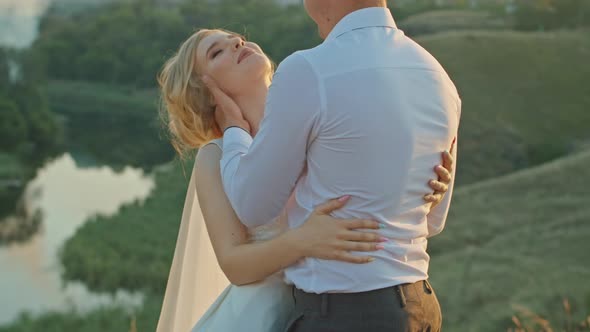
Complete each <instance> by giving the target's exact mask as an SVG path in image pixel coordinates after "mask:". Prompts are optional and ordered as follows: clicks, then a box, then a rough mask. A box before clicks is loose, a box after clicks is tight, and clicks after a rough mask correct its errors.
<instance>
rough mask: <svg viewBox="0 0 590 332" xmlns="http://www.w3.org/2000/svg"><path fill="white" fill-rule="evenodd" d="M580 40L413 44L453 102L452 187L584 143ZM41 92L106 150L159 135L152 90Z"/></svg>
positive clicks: (62, 86) (589, 88) (504, 34)
mask: <svg viewBox="0 0 590 332" xmlns="http://www.w3.org/2000/svg"><path fill="white" fill-rule="evenodd" d="M460 14H461V15H466V16H468V17H472V16H473V17H480V16H481V15H486V14H482V13H479V12H470V13H462V12H461V13H460ZM422 15H424V18H423V19H424V20H428V19H430V18H431V16H433V17H439V16H443V17H445V15H459V13H457V12H456V11H451V12H448V11H445V12H434V13H425V14H421V15H418V16H420V17H421V16H422ZM420 17H418V18H413V19H415V20H417V19H420ZM465 20H467V21H469V20H468V19H465ZM588 33H589V32H588V31H574V32H572V31H568V32H565V31H563V32H552V33H519V32H512V31H462V32H446V33H439V34H436V35H430V36H422V37H419V38H417V41H418V42H419V43H420V44H422V45H423V46H424V47H425V48H426V49H428V50H429V51H430V52H431V53H432V54H433V55H435V57H436V58H437V59H439V61H440V62H441V63H442V64H443V66H444V67H445V68H446V69H447V71H448V72H449V73H450V75H451V77H452V78H453V80H454V81H455V83H456V85H457V87H458V89H459V91H460V93H461V96H462V98H463V113H462V120H461V121H462V122H461V130H460V136H461V137H460V144H459V145H460V146H459V154H460V161H459V164H458V165H459V168H458V172H459V173H458V175H457V181H458V183H459V184H469V183H474V182H477V181H480V180H483V179H489V178H493V177H495V176H499V175H504V174H507V173H510V172H512V171H515V170H519V169H524V168H526V167H530V166H534V165H537V164H540V163H543V162H546V161H549V160H552V159H556V158H559V157H562V156H564V155H566V154H568V153H571V152H573V151H575V150H576V149H577V148H578V146H580V145H583V144H585V143H586V142H590V131H589V130H588V125H587V124H588V123H590V112H587V109H589V108H590V84H587V77H590V66H584V65H583V64H585V63H586V62H587V59H588V58H590V38H588V37H587V36H588ZM47 92H48V96H49V101H50V104H51V107H52V109H54V110H55V111H56V112H58V113H62V114H65V115H66V116H68V117H69V118H71V119H74V120H72V121H78V122H79V121H80V119H82V120H83V119H94V120H92V122H94V123H96V124H97V125H96V126H99V127H100V128H101V129H99V131H100V132H103V134H96V135H98V136H101V137H104V136H105V133H104V129H102V127H105V126H106V127H109V128H111V127H112V128H115V130H109V133H108V135H106V138H105V139H102V140H101V141H108V145H109V146H118V144H117V143H116V142H121V143H124V142H125V141H128V140H126V139H125V137H126V135H127V136H129V135H131V136H137V135H140V136H142V137H143V138H142V140H147V139H149V138H147V137H148V136H151V137H157V136H158V135H159V134H160V133H159V131H158V128H159V123H158V122H157V121H156V109H157V108H156V105H157V91H156V90H155V89H152V90H150V89H148V90H136V89H134V88H132V87H125V86H110V85H103V84H95V83H88V82H71V81H51V82H50V84H49V85H48V87H47ZM101 124H102V125H101ZM96 126H95V125H93V126H89V127H88V128H86V126H83V125H78V127H81V128H83V130H82V131H83V132H91V131H92V130H93V129H92V128H93V127H96ZM121 128H122V129H121ZM73 136H80V135H78V134H77V133H74V135H73ZM94 145H97V144H95V142H90V143H87V144H85V146H91V150H94V151H96V154H100V151H101V150H105V149H104V148H103V147H102V145H100V144H98V145H97V147H94ZM122 145H124V144H122ZM164 145H165V144H163V143H162V142H161V141H160V142H157V141H154V142H151V143H149V144H144V145H143V147H142V149H144V150H145V149H146V147H150V148H151V147H154V148H152V149H157V151H149V153H147V154H143V155H142V154H141V153H134V152H133V150H134V149H135V150H138V149H137V147H136V144H132V145H130V146H125V148H124V149H115V150H116V151H115V150H114V151H113V152H112V153H111V154H116V153H118V154H117V155H114V156H107V157H104V158H98V159H105V160H113V161H119V160H123V161H125V162H127V163H129V162H130V159H132V158H138V159H141V160H148V159H150V158H151V159H153V160H162V158H169V157H170V155H171V154H170V153H169V149H166V147H165V146H164ZM119 150H120V151H119ZM118 151H119V152H118ZM126 156H131V158H126ZM150 156H158V157H157V158H152V157H150ZM151 159H150V160H149V161H150V163H153V160H151Z"/></svg>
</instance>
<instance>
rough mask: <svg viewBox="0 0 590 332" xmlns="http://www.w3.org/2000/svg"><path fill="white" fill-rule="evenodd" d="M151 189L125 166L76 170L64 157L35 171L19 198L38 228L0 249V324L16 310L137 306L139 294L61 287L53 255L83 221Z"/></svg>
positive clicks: (141, 176)
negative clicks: (36, 213)
mask: <svg viewBox="0 0 590 332" xmlns="http://www.w3.org/2000/svg"><path fill="white" fill-rule="evenodd" d="M153 188H154V181H153V179H152V178H151V177H150V176H147V175H145V174H144V173H143V171H141V170H138V169H133V168H129V167H127V168H125V169H124V170H123V171H122V172H120V173H118V174H117V173H115V172H114V171H113V170H112V169H110V168H109V167H87V168H80V167H78V166H77V165H76V163H75V161H74V159H73V158H72V157H71V156H70V155H69V154H64V155H63V156H61V157H60V158H58V159H56V160H54V161H52V162H50V163H48V164H47V165H45V166H44V167H43V168H42V169H40V171H39V173H38V175H37V177H36V178H35V179H34V180H33V181H31V182H30V183H29V184H28V185H27V189H26V192H25V198H24V200H25V206H26V209H28V210H29V211H31V212H32V211H35V210H39V211H40V212H41V216H42V217H41V218H42V219H41V230H40V231H39V232H38V233H37V234H36V235H34V236H33V237H32V238H31V239H29V240H28V241H27V242H26V243H19V244H13V245H10V246H8V247H0V267H1V273H0V294H2V295H1V296H0V325H2V324H5V323H9V322H10V321H12V320H14V319H15V318H16V317H17V316H18V314H19V313H20V312H21V311H28V312H31V313H33V314H38V313H42V312H46V311H61V310H67V309H69V308H72V307H75V308H77V309H78V310H80V311H84V310H87V309H91V308H95V307H97V306H99V305H101V304H110V303H120V304H122V305H123V306H125V307H128V308H132V307H136V306H139V305H141V303H142V295H141V294H140V293H129V292H125V291H120V292H118V293H117V294H116V296H115V297H111V296H108V295H105V294H94V293H91V292H89V291H88V290H87V289H86V287H85V286H84V285H83V284H80V283H70V282H68V283H64V282H63V281H62V280H61V278H60V273H61V268H62V267H61V264H60V262H59V260H58V256H57V253H58V250H59V249H60V247H61V246H62V245H63V243H64V241H65V240H67V239H68V238H70V237H71V236H72V235H73V234H74V233H75V231H76V229H77V228H78V227H80V226H81V225H82V224H83V223H84V222H85V221H86V220H88V218H90V217H92V216H93V215H96V214H101V215H106V216H110V215H113V214H114V213H116V212H117V210H118V209H119V207H121V205H123V204H125V203H130V202H133V201H135V200H139V201H140V202H141V201H142V200H143V199H145V198H146V197H147V196H148V195H149V193H150V192H151V191H152V189H153Z"/></svg>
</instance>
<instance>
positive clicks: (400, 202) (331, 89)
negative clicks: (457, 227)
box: [221, 8, 461, 293]
mask: <svg viewBox="0 0 590 332" xmlns="http://www.w3.org/2000/svg"><path fill="white" fill-rule="evenodd" d="M460 109H461V101H460V98H459V96H458V94H457V90H456V89H455V86H454V85H453V83H452V82H451V80H450V78H449V77H448V75H447V74H446V73H445V71H444V69H443V68H442V67H441V66H440V65H439V63H438V62H437V61H436V60H435V59H434V58H433V57H432V56H431V55H430V54H429V53H428V52H427V51H425V50H424V49H423V48H422V47H420V46H419V45H418V44H416V43H415V42H414V41H412V40H411V39H409V38H408V37H406V36H405V35H404V33H403V31H401V30H399V29H397V28H396V25H395V22H394V20H393V18H392V16H391V13H390V11H389V9H386V8H367V9H362V10H359V11H356V12H353V13H351V14H349V15H348V16H346V17H344V18H343V19H342V20H341V21H340V22H339V23H338V24H337V25H336V27H335V28H334V29H333V31H332V32H331V33H330V34H329V36H328V37H327V38H326V40H325V41H324V43H322V44H321V45H319V46H317V47H315V48H313V49H310V50H305V51H299V52H296V53H294V54H293V55H291V56H289V57H288V58H286V59H285V60H284V61H283V62H282V63H281V64H280V66H279V67H278V69H277V72H276V74H275V76H274V79H273V83H272V85H271V87H270V91H269V95H268V100H267V104H266V111H265V117H264V119H263V121H262V123H261V127H260V130H259V132H258V134H257V135H256V137H255V138H254V139H252V137H250V135H249V134H248V133H247V132H245V131H244V130H241V129H239V128H230V129H228V130H226V132H225V135H224V139H223V157H222V160H221V172H222V178H223V184H224V188H225V191H226V193H227V195H228V197H229V200H230V201H231V204H232V206H233V207H234V209H235V211H236V213H237V215H238V217H239V218H240V220H241V221H242V222H243V223H244V224H245V225H246V226H249V227H253V226H257V225H261V224H264V223H267V222H270V221H271V220H273V219H274V218H275V217H276V216H278V215H279V213H280V212H281V210H282V209H283V208H284V207H285V206H287V211H288V215H289V225H290V227H292V228H294V227H299V226H301V225H302V223H303V222H304V221H305V220H306V219H307V217H308V216H309V215H310V213H311V212H312V211H313V209H314V207H316V206H317V205H319V204H321V203H324V202H326V201H328V200H330V199H333V198H337V197H340V196H343V195H351V196H352V197H351V199H350V200H349V202H348V203H347V205H346V206H345V207H344V208H343V209H341V210H338V211H336V212H334V213H333V215H334V216H335V217H339V218H366V219H373V220H377V221H379V222H381V223H382V224H384V225H385V229H383V230H380V231H379V232H380V233H382V234H383V235H384V236H386V237H387V238H389V239H390V241H388V242H386V243H384V245H385V249H384V250H380V251H377V252H374V253H372V254H371V256H373V257H374V258H375V261H374V262H371V263H368V264H363V265H355V264H350V263H344V262H337V261H327V260H321V259H315V258H306V259H303V260H301V261H300V262H299V263H297V264H295V265H293V266H291V267H289V268H288V269H287V270H286V271H285V273H286V278H287V281H288V282H291V283H294V284H295V285H296V286H297V287H298V288H300V289H303V290H304V291H307V292H314V293H326V292H341V293H347V292H362V291H368V290H374V289H380V288H385V287H389V286H393V285H397V284H402V283H409V282H415V281H419V280H424V279H426V278H428V262H429V256H428V254H427V253H426V243H427V240H426V238H427V237H430V236H433V235H435V234H438V233H439V232H440V231H441V230H442V229H443V227H444V224H445V219H446V216H447V212H448V209H449V204H450V200H451V196H452V188H453V186H452V184H451V187H450V189H449V191H448V192H447V194H446V196H445V199H444V200H443V202H442V203H441V204H440V205H438V206H437V207H436V208H434V209H433V210H432V211H430V212H429V210H430V203H426V202H425V201H424V200H423V196H424V195H425V194H428V193H431V192H432V189H430V188H429V186H428V181H429V179H432V178H435V177H436V174H435V173H434V171H433V169H434V167H435V166H436V165H437V164H440V163H441V152H442V151H444V150H448V149H449V148H450V147H451V143H452V141H453V139H454V138H455V137H456V135H457V130H458V126H459V117H460V112H461V111H460ZM455 150H456V149H455ZM454 157H455V158H456V156H454ZM305 169H306V171H305V172H304V170H305ZM454 177H455V176H454V174H453V179H454ZM293 191H294V194H293V196H292V197H293V198H292V199H289V198H290V197H291V193H292V192H293ZM360 254H363V255H366V253H360Z"/></svg>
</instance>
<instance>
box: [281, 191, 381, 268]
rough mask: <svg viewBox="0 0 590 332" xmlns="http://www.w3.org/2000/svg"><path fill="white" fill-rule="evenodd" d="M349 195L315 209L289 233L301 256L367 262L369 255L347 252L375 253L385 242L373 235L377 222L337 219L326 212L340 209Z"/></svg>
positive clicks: (377, 226)
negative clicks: (299, 225)
mask: <svg viewBox="0 0 590 332" xmlns="http://www.w3.org/2000/svg"><path fill="white" fill-rule="evenodd" d="M349 198H350V196H344V197H342V198H340V199H333V200H331V201H328V202H327V203H325V204H322V205H320V206H319V207H317V208H316V209H315V210H314V211H313V213H312V214H311V216H310V217H309V218H308V219H307V221H306V222H305V224H303V226H301V227H300V228H297V229H294V230H292V232H293V240H294V241H295V242H294V243H295V244H296V245H295V246H296V248H298V250H300V251H301V255H302V256H304V257H315V258H320V259H329V260H338V261H343V262H349V263H356V264H362V263H369V262H372V261H373V260H374V259H373V258H372V257H369V256H358V255H352V254H351V253H350V251H377V250H380V249H383V247H382V246H381V245H380V243H381V242H385V241H386V239H385V238H383V237H382V236H380V235H379V234H378V233H376V232H367V231H360V230H361V229H365V230H370V229H373V230H376V229H380V226H379V223H378V222H376V221H372V220H363V219H337V218H333V217H331V216H330V213H331V212H333V211H335V210H338V209H340V208H342V207H343V206H344V205H345V204H346V202H347V201H348V199H349Z"/></svg>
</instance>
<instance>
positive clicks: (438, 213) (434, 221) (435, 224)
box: [426, 99, 461, 237]
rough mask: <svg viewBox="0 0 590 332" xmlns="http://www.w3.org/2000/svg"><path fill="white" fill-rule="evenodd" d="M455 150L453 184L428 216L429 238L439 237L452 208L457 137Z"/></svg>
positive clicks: (459, 108) (458, 112) (459, 101)
mask: <svg viewBox="0 0 590 332" xmlns="http://www.w3.org/2000/svg"><path fill="white" fill-rule="evenodd" d="M460 116H461V99H459V100H458V111H457V117H458V118H460ZM455 137H456V138H457V139H456V140H455V148H454V149H453V153H452V154H451V155H452V157H453V160H454V166H455V167H453V172H452V173H451V183H449V190H448V191H447V193H446V194H445V197H444V198H443V200H442V202H440V204H438V205H437V206H435V207H434V208H433V209H432V210H430V212H429V213H428V215H427V216H426V218H427V221H428V237H432V236H435V235H438V234H440V233H441V232H442V230H443V229H444V227H445V223H446V220H447V216H448V214H449V208H450V207H451V198H452V197H453V189H454V188H455V175H456V173H457V150H458V147H459V138H458V137H457V136H455Z"/></svg>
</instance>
